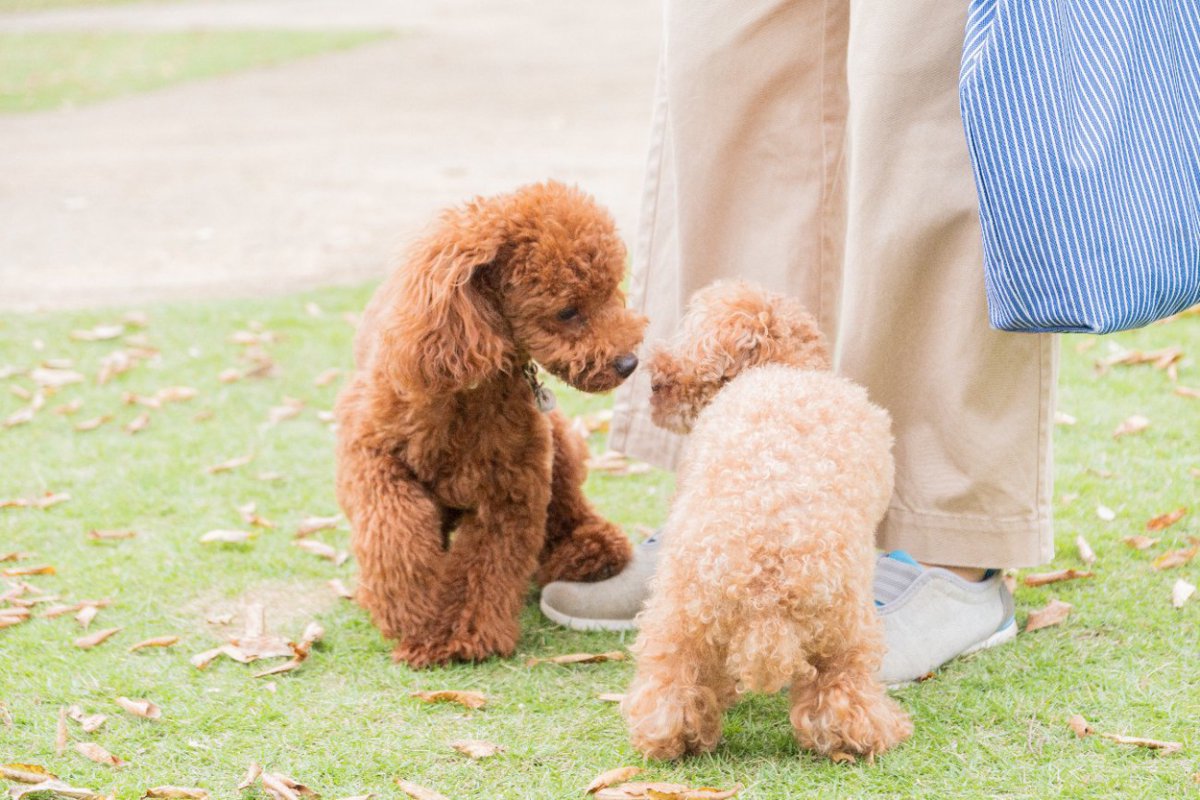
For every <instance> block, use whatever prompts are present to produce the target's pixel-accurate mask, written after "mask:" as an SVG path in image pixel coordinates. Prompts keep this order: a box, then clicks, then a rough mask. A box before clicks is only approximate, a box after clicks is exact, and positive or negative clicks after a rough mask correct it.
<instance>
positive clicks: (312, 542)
mask: <svg viewBox="0 0 1200 800" xmlns="http://www.w3.org/2000/svg"><path fill="white" fill-rule="evenodd" d="M292 544H293V545H295V546H296V547H299V548H300V549H301V550H303V551H304V552H306V553H311V554H312V555H314V556H317V557H318V558H324V559H327V560H329V561H332V562H333V563H334V564H337V565H339V566H340V565H341V564H344V563H346V559H347V558H349V557H350V556H349V555H348V554H347V553H340V552H338V550H337V548H335V547H333V546H332V545H328V544H325V543H324V542H318V541H317V540H316V539H299V540H297V541H294V542H292Z"/></svg>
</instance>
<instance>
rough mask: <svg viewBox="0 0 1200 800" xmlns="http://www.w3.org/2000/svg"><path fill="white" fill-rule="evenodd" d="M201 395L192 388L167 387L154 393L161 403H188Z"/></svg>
mask: <svg viewBox="0 0 1200 800" xmlns="http://www.w3.org/2000/svg"><path fill="white" fill-rule="evenodd" d="M197 394H199V392H197V391H196V390H195V389H193V388H192V387H191V386H166V387H164V388H162V389H159V390H158V391H157V392H155V393H154V397H155V399H156V400H158V401H159V402H160V403H186V402H187V401H188V400H191V399H193V398H194V397H196V395H197Z"/></svg>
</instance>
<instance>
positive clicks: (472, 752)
mask: <svg viewBox="0 0 1200 800" xmlns="http://www.w3.org/2000/svg"><path fill="white" fill-rule="evenodd" d="M450 746H451V747H453V748H454V749H455V750H457V751H458V752H460V753H462V754H463V755H464V756H467V757H468V758H473V759H475V760H476V761H478V760H479V759H481V758H491V757H492V756H494V755H496V754H497V753H502V752H504V750H505V749H506V748H505V747H504V746H503V745H499V744H494V743H492V742H485V741H484V740H483V739H459V740H457V741H453V742H451V743H450Z"/></svg>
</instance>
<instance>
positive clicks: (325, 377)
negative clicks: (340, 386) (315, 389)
mask: <svg viewBox="0 0 1200 800" xmlns="http://www.w3.org/2000/svg"><path fill="white" fill-rule="evenodd" d="M341 376H342V371H341V370H340V369H338V368H337V367H331V368H330V369H327V370H325V371H324V372H321V373H320V374H319V375H317V377H315V378H313V386H328V385H329V384H331V383H333V382H334V381H336V380H337V379H338V378H340V377H341Z"/></svg>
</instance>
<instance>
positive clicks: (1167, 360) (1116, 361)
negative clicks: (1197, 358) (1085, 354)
mask: <svg viewBox="0 0 1200 800" xmlns="http://www.w3.org/2000/svg"><path fill="white" fill-rule="evenodd" d="M1182 357H1183V348H1181V347H1179V346H1178V345H1171V346H1170V347H1164V348H1162V349H1161V350H1147V351H1142V350H1126V351H1123V352H1120V353H1117V354H1116V355H1113V356H1110V357H1108V358H1106V359H1102V360H1100V361H1097V362H1096V367H1097V369H1098V371H1099V372H1100V374H1102V375H1103V374H1104V373H1105V372H1107V371H1108V368H1109V367H1132V366H1135V365H1137V364H1153V365H1154V368H1155V369H1157V370H1164V369H1167V368H1169V367H1170V366H1171V365H1173V364H1175V363H1177V362H1178V361H1179V360H1180V359H1181V358H1182Z"/></svg>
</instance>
